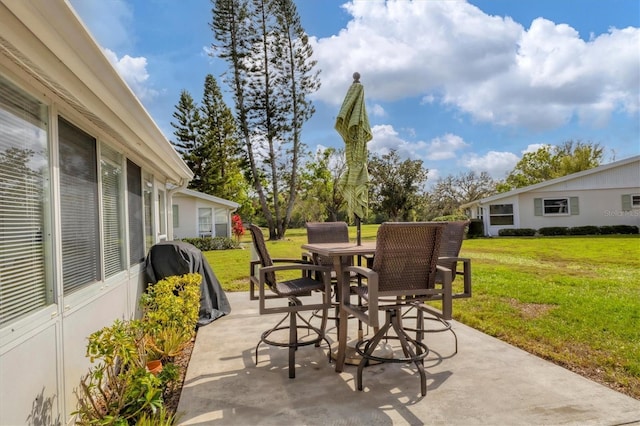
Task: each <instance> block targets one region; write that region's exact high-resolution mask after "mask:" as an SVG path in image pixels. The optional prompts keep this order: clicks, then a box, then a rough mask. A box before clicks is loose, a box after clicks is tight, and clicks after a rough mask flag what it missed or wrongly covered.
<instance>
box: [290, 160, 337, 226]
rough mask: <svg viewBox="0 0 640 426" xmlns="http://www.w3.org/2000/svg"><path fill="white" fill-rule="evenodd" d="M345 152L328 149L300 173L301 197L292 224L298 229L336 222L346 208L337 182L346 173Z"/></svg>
mask: <svg viewBox="0 0 640 426" xmlns="http://www.w3.org/2000/svg"><path fill="white" fill-rule="evenodd" d="M345 169H346V165H345V161H344V152H343V151H342V150H336V149H335V148H327V149H325V150H321V151H318V152H316V155H315V158H314V161H311V162H309V163H307V164H306V166H305V167H304V168H303V169H302V170H301V173H300V184H299V194H300V195H299V197H298V201H297V202H296V208H295V210H294V213H293V215H292V221H291V223H292V224H294V223H295V225H296V226H298V225H303V224H304V222H308V221H320V222H321V221H325V220H327V219H328V220H329V221H332V222H335V221H336V220H338V217H339V216H338V215H339V211H340V210H341V209H342V207H343V205H344V199H343V198H342V194H341V193H340V191H338V188H337V182H338V180H339V179H340V176H341V175H342V174H343V173H344V172H345Z"/></svg>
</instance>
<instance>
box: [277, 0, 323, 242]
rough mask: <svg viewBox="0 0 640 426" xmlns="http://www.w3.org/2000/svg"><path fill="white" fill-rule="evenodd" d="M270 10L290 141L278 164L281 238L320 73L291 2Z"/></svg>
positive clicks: (279, 88) (280, 0)
mask: <svg viewBox="0 0 640 426" xmlns="http://www.w3.org/2000/svg"><path fill="white" fill-rule="evenodd" d="M272 7H273V11H274V12H273V13H274V15H275V18H276V25H275V31H274V40H275V42H274V56H275V57H276V58H278V60H276V61H275V62H274V65H275V67H276V81H275V87H276V95H277V99H281V102H280V104H281V110H282V112H283V118H284V120H285V123H284V126H283V131H285V132H287V133H288V139H289V140H290V148H289V152H288V154H289V155H287V156H286V159H287V160H289V159H290V161H287V162H286V163H285V164H281V167H284V170H288V171H289V173H286V174H284V175H286V176H288V179H289V182H288V189H289V192H288V203H287V206H286V211H285V214H284V217H283V219H282V222H281V223H278V227H279V229H278V231H279V233H281V234H282V235H284V232H285V230H286V229H287V227H288V225H289V221H290V219H291V214H292V212H293V206H294V204H295V201H296V189H297V187H298V180H299V178H298V168H299V164H300V162H301V159H302V156H303V154H304V150H305V148H306V146H305V144H304V143H303V141H302V139H301V132H302V126H303V124H304V123H305V122H306V121H307V120H309V118H311V116H312V115H313V113H314V112H315V108H314V107H313V104H312V103H311V101H310V100H309V99H308V95H309V94H310V93H313V92H316V91H317V90H318V89H319V88H320V80H319V78H318V75H319V73H320V71H314V67H315V66H316V64H317V61H315V60H313V59H312V56H313V49H312V48H311V45H310V44H309V37H308V36H307V34H306V33H305V32H304V29H303V28H302V24H301V23H300V17H299V16H298V12H297V9H296V6H295V3H294V2H293V1H292V0H275V2H274V3H273V4H272Z"/></svg>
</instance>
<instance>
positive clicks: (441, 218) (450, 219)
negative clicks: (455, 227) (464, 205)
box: [431, 214, 469, 222]
mask: <svg viewBox="0 0 640 426" xmlns="http://www.w3.org/2000/svg"><path fill="white" fill-rule="evenodd" d="M467 219H469V218H468V217H466V216H465V215H463V214H450V215H447V216H438V217H434V218H433V219H431V220H432V221H433V222H458V221H461V220H467Z"/></svg>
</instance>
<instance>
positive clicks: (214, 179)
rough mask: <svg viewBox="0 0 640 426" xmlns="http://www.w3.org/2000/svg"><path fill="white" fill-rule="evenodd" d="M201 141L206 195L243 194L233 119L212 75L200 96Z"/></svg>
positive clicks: (238, 146) (208, 77)
mask: <svg viewBox="0 0 640 426" xmlns="http://www.w3.org/2000/svg"><path fill="white" fill-rule="evenodd" d="M200 112H201V113H202V134H201V137H202V142H203V147H206V152H205V153H203V154H205V155H206V156H207V162H206V166H205V176H206V186H207V190H206V191H204V192H206V193H207V194H211V195H215V196H218V197H221V198H227V199H234V200H235V199H237V197H238V196H241V195H242V194H243V193H246V188H245V185H244V182H243V181H244V179H243V177H242V174H241V170H240V155H241V148H240V142H239V141H238V139H237V133H236V126H235V119H234V117H233V113H232V112H231V110H230V109H229V107H228V106H227V105H226V104H225V102H224V99H223V97H222V92H221V91H220V87H219V86H218V83H217V82H216V79H215V78H214V77H213V75H211V74H209V75H207V77H206V78H205V84H204V95H203V97H202V106H201V107H200Z"/></svg>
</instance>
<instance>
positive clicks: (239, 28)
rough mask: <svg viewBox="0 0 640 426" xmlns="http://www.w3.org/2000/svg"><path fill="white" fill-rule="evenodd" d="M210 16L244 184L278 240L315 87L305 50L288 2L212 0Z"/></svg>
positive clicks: (294, 185) (284, 224) (283, 228)
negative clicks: (244, 165) (223, 64)
mask: <svg viewBox="0 0 640 426" xmlns="http://www.w3.org/2000/svg"><path fill="white" fill-rule="evenodd" d="M213 15H214V16H213V19H214V20H213V22H214V23H213V24H212V29H213V30H214V35H215V38H216V40H218V42H220V45H218V46H216V47H215V49H216V50H215V51H216V53H217V54H218V56H219V57H220V58H222V59H224V60H226V61H227V62H229V66H230V68H231V71H232V72H230V73H228V75H229V76H232V77H231V78H230V80H229V82H230V83H231V86H232V87H233V88H234V100H235V102H236V114H237V115H236V119H237V122H238V126H239V128H240V132H241V134H242V137H243V140H244V144H245V149H246V153H247V158H248V161H249V165H250V168H251V175H252V176H251V178H252V183H253V185H254V189H255V190H256V193H257V195H258V198H259V201H260V206H261V209H262V213H263V215H264V217H265V219H266V222H267V226H268V228H269V237H270V239H280V238H283V237H284V233H285V231H286V229H287V226H288V224H289V221H290V218H291V214H292V210H293V206H294V203H295V197H296V191H297V187H298V180H299V177H298V167H299V165H300V162H301V161H302V158H303V157H304V155H305V154H306V153H305V152H304V144H303V143H302V142H301V140H300V131H301V127H302V124H303V123H304V122H305V121H307V120H308V119H309V118H310V117H311V115H312V114H313V108H312V106H311V103H310V102H308V100H307V95H308V94H309V93H311V92H313V91H315V90H317V88H318V87H319V83H318V81H317V73H316V74H313V73H312V69H313V67H314V66H315V62H314V61H311V59H310V58H311V55H312V51H311V47H310V45H309V44H308V40H307V38H306V35H305V34H304V31H303V30H302V27H301V25H300V19H299V17H298V15H297V10H296V8H295V5H294V4H293V2H292V1H291V0H252V1H251V2H247V1H243V0H216V1H215V7H214V10H213ZM263 182H264V184H263ZM267 199H268V200H269V202H270V203H271V205H268V204H267Z"/></svg>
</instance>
